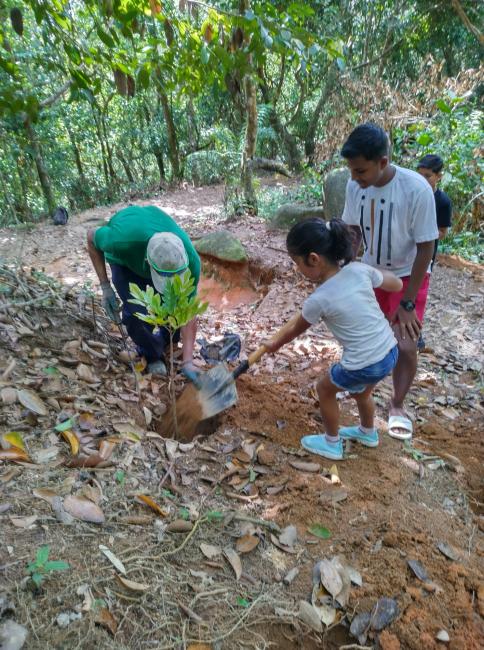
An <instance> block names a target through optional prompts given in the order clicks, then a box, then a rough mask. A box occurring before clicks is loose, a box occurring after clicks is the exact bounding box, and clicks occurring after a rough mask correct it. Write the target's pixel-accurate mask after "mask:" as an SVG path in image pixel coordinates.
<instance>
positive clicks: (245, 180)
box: [241, 75, 257, 214]
mask: <svg viewBox="0 0 484 650" xmlns="http://www.w3.org/2000/svg"><path fill="white" fill-rule="evenodd" d="M244 91H245V109H246V114H247V124H246V129H245V145H244V150H243V152H242V164H241V181H242V188H243V191H244V200H245V203H246V204H247V206H248V207H250V208H251V209H252V210H253V211H254V213H255V214H257V197H256V194H255V189H254V183H253V176H252V167H251V164H250V162H251V160H252V158H253V157H254V156H255V150H256V145H257V92H256V86H255V83H254V80H253V79H252V77H251V76H250V75H245V77H244Z"/></svg>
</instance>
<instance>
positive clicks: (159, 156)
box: [153, 148, 166, 187]
mask: <svg viewBox="0 0 484 650" xmlns="http://www.w3.org/2000/svg"><path fill="white" fill-rule="evenodd" d="M153 155H154V156H155V158H156V164H157V165H158V171H159V173H160V187H162V185H163V181H164V180H165V178H166V175H165V164H164V161H163V152H162V151H161V148H159V149H157V150H156V151H153Z"/></svg>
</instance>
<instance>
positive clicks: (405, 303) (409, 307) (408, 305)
mask: <svg viewBox="0 0 484 650" xmlns="http://www.w3.org/2000/svg"><path fill="white" fill-rule="evenodd" d="M400 305H401V306H402V307H403V308H404V309H405V311H413V310H414V309H415V303H414V302H413V300H400Z"/></svg>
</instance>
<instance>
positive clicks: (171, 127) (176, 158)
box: [158, 88, 182, 180]
mask: <svg viewBox="0 0 484 650" xmlns="http://www.w3.org/2000/svg"><path fill="white" fill-rule="evenodd" d="M158 97H159V98H160V102H161V106H162V108H163V115H164V118H165V123H166V131H167V134H168V157H169V159H170V163H171V173H172V177H173V178H174V179H175V180H180V179H181V177H182V171H181V167H180V155H179V152H178V139H177V135H176V129H175V122H174V121H173V114H172V112H171V107H170V102H169V101H168V97H167V96H166V94H165V93H164V92H163V91H162V90H161V88H158Z"/></svg>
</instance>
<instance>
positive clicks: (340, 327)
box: [302, 262, 397, 370]
mask: <svg viewBox="0 0 484 650" xmlns="http://www.w3.org/2000/svg"><path fill="white" fill-rule="evenodd" d="M382 282H383V274H382V273H381V271H379V270H378V269H374V268H372V267H371V266H368V265H367V264H362V263H361V262H351V263H350V264H348V265H347V266H343V268H342V269H341V270H340V271H338V273H336V275H333V276H332V277H331V278H329V280H326V282H323V284H321V285H320V286H319V287H318V288H317V289H316V290H315V291H314V292H313V293H312V294H311V295H310V296H309V298H307V299H306V300H305V302H304V304H303V309H302V316H303V318H304V319H305V320H306V321H307V322H308V323H311V325H315V324H316V323H317V322H319V321H320V320H321V319H322V320H323V321H324V322H325V323H326V325H327V327H328V329H329V330H330V331H331V332H332V333H333V335H334V336H335V337H336V339H337V340H338V341H339V343H340V344H341V345H342V346H343V356H342V358H341V365H342V366H343V367H344V368H346V369H347V370H360V369H361V368H366V367H367V366H371V365H372V364H374V363H378V361H381V360H382V359H383V358H384V357H385V356H386V355H387V354H388V352H390V350H391V349H392V348H393V347H395V345H396V344H397V340H396V339H395V336H394V335H393V331H392V328H391V327H390V325H389V323H388V321H387V319H386V318H385V316H384V315H383V312H382V311H381V309H380V307H379V305H378V303H377V301H376V298H375V293H374V291H373V288H374V287H379V286H380V285H381V283H382Z"/></svg>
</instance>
